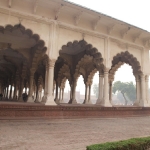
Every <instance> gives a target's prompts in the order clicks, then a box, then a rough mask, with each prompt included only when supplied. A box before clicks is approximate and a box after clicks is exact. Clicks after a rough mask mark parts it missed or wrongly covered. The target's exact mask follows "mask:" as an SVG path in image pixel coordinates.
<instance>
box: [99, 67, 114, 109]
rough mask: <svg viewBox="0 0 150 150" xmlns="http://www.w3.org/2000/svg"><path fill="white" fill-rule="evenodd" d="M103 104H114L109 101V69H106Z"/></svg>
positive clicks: (106, 105) (107, 105) (109, 105)
mask: <svg viewBox="0 0 150 150" xmlns="http://www.w3.org/2000/svg"><path fill="white" fill-rule="evenodd" d="M101 105H102V106H105V107H111V106H112V105H111V104H110V101H109V89H108V70H107V69H106V70H105V71H104V100H103V102H102V103H101Z"/></svg>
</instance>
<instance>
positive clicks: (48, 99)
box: [45, 60, 56, 105]
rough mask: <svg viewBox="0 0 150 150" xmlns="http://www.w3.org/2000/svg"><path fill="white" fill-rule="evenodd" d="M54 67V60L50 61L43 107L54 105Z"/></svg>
mask: <svg viewBox="0 0 150 150" xmlns="http://www.w3.org/2000/svg"><path fill="white" fill-rule="evenodd" d="M54 65H55V60H51V61H50V64H49V68H48V86H47V97H46V102H45V105H56V103H55V101H54V96H53V82H54Z"/></svg>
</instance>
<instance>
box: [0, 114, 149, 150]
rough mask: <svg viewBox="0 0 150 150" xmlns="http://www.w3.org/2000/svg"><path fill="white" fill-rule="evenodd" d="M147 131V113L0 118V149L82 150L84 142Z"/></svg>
mask: <svg viewBox="0 0 150 150" xmlns="http://www.w3.org/2000/svg"><path fill="white" fill-rule="evenodd" d="M149 135H150V117H134V118H113V119H112V118H111V119H109V118H107V119H102V118H100V119H95V118H91V119H65V120H60V119H59V120H56V119H55V120H54V119H53V120H50V119H36V120H31V119H30V120H23V119H22V120H13V119H11V120H0V150H85V149H86V146H87V145H90V144H94V143H101V142H106V141H116V140H123V139H128V138H131V137H142V136H149Z"/></svg>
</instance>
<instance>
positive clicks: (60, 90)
mask: <svg viewBox="0 0 150 150" xmlns="http://www.w3.org/2000/svg"><path fill="white" fill-rule="evenodd" d="M61 92H62V89H61V87H60V88H59V102H60V101H61Z"/></svg>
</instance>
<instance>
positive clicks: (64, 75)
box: [58, 64, 71, 86]
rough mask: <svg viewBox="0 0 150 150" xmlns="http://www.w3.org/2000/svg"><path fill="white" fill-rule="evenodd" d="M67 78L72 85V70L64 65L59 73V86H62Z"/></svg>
mask: <svg viewBox="0 0 150 150" xmlns="http://www.w3.org/2000/svg"><path fill="white" fill-rule="evenodd" d="M64 78H66V79H68V81H69V83H71V81H70V68H69V66H68V65H66V64H64V65H63V66H62V67H61V68H60V70H59V72H58V85H59V86H61V83H62V80H63V79H64Z"/></svg>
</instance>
